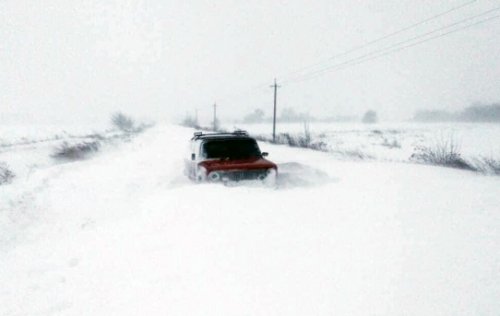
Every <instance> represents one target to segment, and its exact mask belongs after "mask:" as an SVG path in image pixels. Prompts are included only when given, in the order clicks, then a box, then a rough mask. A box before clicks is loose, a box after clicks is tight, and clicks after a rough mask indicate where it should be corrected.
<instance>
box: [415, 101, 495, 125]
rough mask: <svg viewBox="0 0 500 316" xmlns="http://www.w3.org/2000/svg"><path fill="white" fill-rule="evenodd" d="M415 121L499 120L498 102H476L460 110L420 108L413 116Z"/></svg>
mask: <svg viewBox="0 0 500 316" xmlns="http://www.w3.org/2000/svg"><path fill="white" fill-rule="evenodd" d="M413 120H414V121H417V122H500V103H493V104H478V105H472V106H469V107H467V108H465V109H464V110H463V111H461V112H455V113H454V112H448V111H439V110H420V111H417V112H416V113H415V115H414V117H413Z"/></svg>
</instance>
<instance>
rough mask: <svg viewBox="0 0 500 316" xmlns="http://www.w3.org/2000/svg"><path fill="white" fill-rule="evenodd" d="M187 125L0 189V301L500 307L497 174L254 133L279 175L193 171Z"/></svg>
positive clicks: (443, 309) (111, 305)
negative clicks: (258, 178) (221, 176)
mask: <svg viewBox="0 0 500 316" xmlns="http://www.w3.org/2000/svg"><path fill="white" fill-rule="evenodd" d="M190 136H191V131H190V130H189V129H184V128H180V127H174V126H164V127H156V128H153V129H151V130H149V131H147V132H146V133H144V134H143V135H141V136H139V137H138V138H136V139H135V140H133V141H132V142H131V143H129V144H126V145H124V146H121V147H120V148H117V149H116V150H114V151H110V152H107V153H104V154H102V155H99V156H97V157H95V158H93V159H91V160H86V161H79V162H75V163H71V164H63V165H56V166H52V167H50V168H47V169H43V170H37V171H35V172H34V173H33V174H32V175H31V176H30V177H28V178H26V179H25V180H23V181H22V182H18V183H15V184H13V185H10V186H8V187H5V188H0V210H1V211H0V219H1V221H2V222H0V225H2V226H0V228H2V229H1V230H0V234H1V235H0V237H1V239H0V269H1V270H0V284H2V285H3V286H2V288H1V290H0V301H1V302H2V304H0V314H1V315H34V314H35V315H137V314H144V315H158V314H160V315H332V314H335V315H366V314H384V315H401V314H405V315H408V314H409V315H428V314H431V315H434V314H441V315H470V314H479V315H493V314H496V313H497V312H498V310H500V303H499V300H498V297H499V294H500V276H499V274H498V271H499V269H500V266H499V265H500V255H499V253H498V251H497V248H498V244H499V242H500V235H499V228H500V214H499V212H498V205H500V194H499V193H500V189H499V188H500V179H498V178H497V177H484V176H478V175H476V174H474V173H471V172H466V171H457V170H450V169H443V168H439V167H427V166H419V165H409V164H395V163H378V162H360V163H353V162H346V161H336V160H333V159H332V157H331V156H330V155H328V154H324V153H319V152H313V151H309V150H300V149H291V148H288V147H285V146H273V145H270V144H265V143H264V144H261V146H262V150H263V151H267V152H270V158H271V159H272V160H274V161H275V162H277V163H278V164H279V165H280V167H281V169H280V170H281V171H282V172H283V178H282V179H281V180H280V181H282V182H281V185H278V187H277V188H275V189H270V188H266V187H253V186H235V187H225V186H223V185H216V184H193V183H191V182H189V181H187V180H186V179H185V178H184V177H183V176H182V166H183V161H182V159H183V158H184V157H182V156H181V154H182V153H184V152H185V148H186V146H187V140H188V139H189V138H190ZM22 214H24V215H22ZM20 218H21V219H22V220H19V219H20ZM3 228H5V229H3ZM16 232H17V233H16ZM11 236H16V238H11Z"/></svg>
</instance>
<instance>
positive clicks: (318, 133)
mask: <svg viewBox="0 0 500 316" xmlns="http://www.w3.org/2000/svg"><path fill="white" fill-rule="evenodd" d="M308 126H309V132H310V134H311V138H312V141H313V142H319V141H321V142H324V143H326V144H327V145H328V148H329V149H330V150H331V151H332V152H337V153H342V152H359V153H363V154H365V156H367V157H371V158H373V159H375V160H381V161H399V162H402V161H403V162H407V161H409V159H410V157H411V155H412V154H413V153H415V150H416V148H417V147H419V146H430V147H434V146H439V145H441V144H443V143H446V142H453V143H454V144H455V145H456V146H457V147H458V150H459V151H460V153H461V154H462V156H463V157H464V158H465V159H467V160H470V161H471V162H474V159H477V158H480V157H487V158H492V159H500V141H499V140H498V135H500V124H497V123H456V122H453V123H412V122H403V123H390V122H382V123H378V124H362V123H321V122H310V123H309V125H308ZM223 127H224V128H227V129H228V130H232V129H233V127H237V128H240V129H244V130H247V131H249V132H250V133H251V134H254V135H265V136H268V137H270V136H271V132H272V126H271V124H270V123H265V124H264V123H263V124H243V123H234V124H229V123H226V125H225V126H223ZM277 133H290V134H291V135H300V136H303V135H304V124H303V123H278V125H277ZM351 158H352V157H351Z"/></svg>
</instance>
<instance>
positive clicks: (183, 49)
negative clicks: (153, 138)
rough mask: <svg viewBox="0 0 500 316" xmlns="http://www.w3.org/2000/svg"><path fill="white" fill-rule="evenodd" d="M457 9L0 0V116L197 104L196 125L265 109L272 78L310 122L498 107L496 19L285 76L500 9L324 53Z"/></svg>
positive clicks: (408, 1) (17, 119)
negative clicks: (214, 112) (352, 62)
mask: <svg viewBox="0 0 500 316" xmlns="http://www.w3.org/2000/svg"><path fill="white" fill-rule="evenodd" d="M468 2H471V1H468V0H454V1H452V0H443V1H435V0H418V1H415V0H379V1H368V0H366V1H360V0H358V1H355V0H321V1H320V0H317V1H314V0H308V1H306V0H301V1H298V0H295V1H270V0H255V1H243V0H241V1H228V0H225V1H197V0H189V1H181V0H177V1H168V0H150V1H141V0H128V1H126V0H122V1H101V0H99V1H98V0H93V1H68V0H58V1H52V0H46V1H23V0H15V1H9V0H0V109H1V112H0V114H1V117H0V122H1V123H50V122H78V121H93V120H96V119H97V120H98V119H102V118H103V117H106V118H107V116H108V115H109V113H110V112H113V111H116V110H121V111H124V112H127V113H130V114H132V115H136V116H143V117H151V118H155V119H167V120H168V119H172V118H177V117H182V116H184V114H185V113H192V112H193V111H194V109H195V108H198V109H199V113H200V116H201V117H202V118H206V119H208V117H209V116H210V111H211V109H212V108H211V105H212V104H213V102H214V101H217V103H218V105H219V107H218V109H219V113H220V115H221V117H222V118H223V119H225V118H238V117H241V116H243V115H244V114H246V113H248V112H250V111H253V110H254V109H256V108H261V109H263V110H264V111H265V112H266V114H267V115H270V114H271V110H272V89H271V88H269V87H268V86H269V85H270V84H271V83H272V80H273V78H274V77H277V78H278V83H279V82H281V81H284V83H283V85H282V88H280V89H279V94H278V105H279V107H280V108H283V107H291V108H294V109H295V110H296V111H298V112H308V113H310V114H311V115H314V116H333V115H361V114H362V113H363V112H364V111H366V110H368V109H374V110H376V111H378V113H379V116H380V117H381V118H382V119H386V120H400V119H407V118H409V117H411V116H412V115H413V113H414V111H415V110H416V109H419V108H427V109H429V108H435V109H442V110H452V111H454V110H461V109H462V108H464V107H466V106H467V105H470V104H471V103H474V102H493V101H499V100H500V85H499V82H500V79H499V78H500V58H499V57H498V56H500V19H493V20H491V21H489V22H487V23H484V24H480V25H477V26H474V27H472V28H468V29H466V30H463V31H460V32H456V33H453V34H449V35H448V36H444V37H442V38H438V39H436V40H433V41H429V42H426V43H423V44H421V45H417V46H414V47H411V48H408V49H406V50H402V51H399V52H396V53H394V54H390V55H387V56H384V57H381V58H378V59H374V60H371V61H367V62H365V63H361V64H358V65H356V66H352V67H349V68H346V69H343V70H338V71H330V72H327V73H325V74H323V75H322V76H318V77H315V78H312V79H311V80H307V81H299V80H296V81H295V82H294V81H292V80H290V79H293V77H294V75H297V74H294V75H290V73H292V72H294V71H296V70H298V69H301V68H303V67H306V66H308V65H312V64H317V63H319V65H318V68H313V69H307V70H308V71H315V70H317V69H320V70H321V69H324V68H326V67H329V66H334V65H336V64H338V63H341V62H343V61H346V60H349V59H350V58H355V57H356V56H361V55H364V54H369V53H370V52H373V51H376V50H379V49H382V48H384V47H386V46H390V45H393V44H395V43H398V42H401V41H404V40H406V39H409V38H412V37H415V36H417V35H419V34H423V33H427V32H430V31H432V30H435V29H437V28H439V27H442V26H445V25H449V24H451V23H454V22H456V21H460V20H462V19H465V18H467V17H470V16H474V15H478V14H480V13H482V12H485V11H487V10H490V9H493V8H496V7H500V2H499V1H488V0H485V1H481V0H478V1H474V2H473V3H471V4H469V5H466V6H464V7H463V8H461V9H457V10H455V11H453V12H451V13H449V14H447V15H444V16H442V17H440V18H437V19H433V20H431V21H429V22H428V23H425V24H422V25H420V26H419V27H418V28H413V29H410V30H408V31H407V32H402V33H400V34H397V36H393V37H390V38H387V39H386V40H385V41H380V42H377V43H376V44H375V45H371V46H368V47H365V48H364V49H361V50H359V51H356V52H355V53H357V54H348V55H345V56H342V57H340V58H337V59H331V58H330V57H332V56H334V55H336V54H339V53H342V52H344V51H347V50H349V49H351V48H353V47H356V46H359V45H362V44H364V43H366V42H369V41H371V40H373V39H376V38H379V37H381V36H384V35H386V34H390V33H392V32H394V31H397V30H400V29H402V28H404V27H407V26H409V25H412V24H414V23H417V22H419V21H422V20H424V19H426V18H428V17H431V16H435V15H437V14H439V13H442V12H445V11H447V10H450V9H452V8H454V7H457V6H460V5H462V4H466V3H468ZM499 14H500V10H498V11H494V12H491V13H490V14H489V15H485V16H483V17H484V18H487V17H493V16H496V15H499ZM480 19H481V18H478V19H474V20H471V22H475V21H479V20H480ZM463 25H466V24H460V25H457V27H459V26H463ZM448 30H452V29H446V30H444V31H448ZM444 31H443V32H444ZM441 33H442V32H441ZM439 34H440V33H439V32H437V33H433V34H432V35H439ZM302 74H307V72H303V73H299V74H298V75H299V78H300V75H302Z"/></svg>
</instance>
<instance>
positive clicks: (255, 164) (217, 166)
mask: <svg viewBox="0 0 500 316" xmlns="http://www.w3.org/2000/svg"><path fill="white" fill-rule="evenodd" d="M200 166H203V167H205V169H207V172H211V171H216V170H255V169H271V168H273V169H277V166H276V164H274V163H273V162H271V161H269V160H267V159H264V158H261V157H254V158H247V159H226V160H223V159H218V160H207V161H203V162H200Z"/></svg>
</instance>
